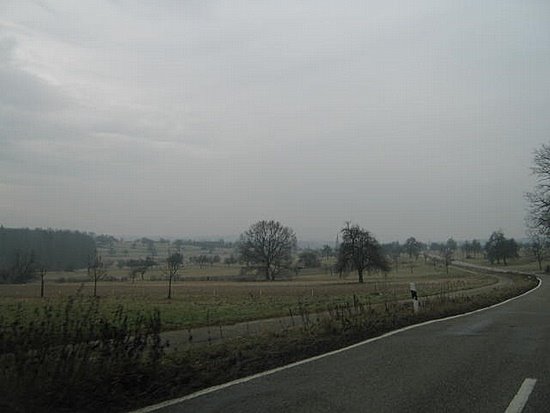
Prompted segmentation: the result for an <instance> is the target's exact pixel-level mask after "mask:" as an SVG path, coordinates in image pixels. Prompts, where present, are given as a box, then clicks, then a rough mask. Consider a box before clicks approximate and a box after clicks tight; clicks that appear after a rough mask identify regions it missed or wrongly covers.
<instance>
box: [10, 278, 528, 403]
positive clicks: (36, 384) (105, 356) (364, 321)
mask: <svg viewBox="0 0 550 413" xmlns="http://www.w3.org/2000/svg"><path fill="white" fill-rule="evenodd" d="M514 281H515V282H514V283H513V284H510V285H506V286H505V287H502V288H498V289H497V288H494V289H493V290H491V291H490V292H486V293H483V294H479V295H475V296H472V297H468V296H450V295H449V294H446V293H442V294H440V295H438V296H435V297H433V298H431V299H430V300H429V301H425V302H424V303H423V306H422V311H421V312H420V313H418V314H413V313H412V310H411V307H410V306H407V305H403V304H398V303H392V302H387V303H385V304H383V305H372V303H371V302H370V301H368V300H366V299H363V298H360V297H357V296H354V297H353V298H352V299H350V300H347V301H344V302H342V301H335V302H333V303H331V304H329V305H328V308H327V309H328V311H327V313H328V316H326V317H322V316H320V315H318V314H313V313H309V309H308V308H307V307H301V310H300V314H299V316H300V317H302V318H303V319H304V320H307V322H305V323H304V325H303V326H301V327H294V328H288V329H286V330H283V331H279V332H277V333H271V334H265V335H259V336H252V337H244V338H239V339H231V340H226V341H224V342H221V343H219V344H212V345H207V346H201V347H192V348H189V349H187V350H185V351H176V352H174V353H171V354H166V353H165V352H164V348H163V347H162V344H161V342H160V336H159V333H160V324H161V323H160V318H159V314H158V312H154V311H151V312H148V313H141V314H140V315H139V316H138V317H136V315H135V314H134V313H129V312H128V311H127V310H126V309H125V308H123V307H120V308H119V309H117V311H116V312H115V316H114V317H108V318H107V317H105V316H104V315H103V314H104V313H103V312H102V310H101V300H97V299H93V298H84V297H74V298H71V299H70V300H68V301H67V302H66V303H65V304H63V305H61V304H51V303H50V304H48V303H45V304H44V306H43V307H41V308H38V309H36V310H35V311H36V313H35V314H34V315H33V317H29V315H28V314H25V310H24V309H23V308H21V310H20V312H19V313H18V314H17V317H16V318H15V320H12V319H10V321H4V320H0V410H2V411H4V410H5V411H12V412H23V411H71V412H88V411H98V410H99V411H105V412H107V411H122V410H127V409H130V408H136V407H139V406H143V405H147V404H151V403H155V402H158V401H161V400H165V399H168V398H171V397H176V396H181V395H183V394H188V393H191V392H193V391H195V390H198V389H201V388H205V387H209V386H212V385H215V384H220V383H223V382H227V381H230V380H233V379H236V378H239V377H244V376H247V375H250V374H253V373H257V372H259V371H264V370H267V369H270V368H274V367H277V366H281V365H285V364H288V363H290V362H293V361H297V360H300V359H304V358H307V357H311V356H314V355H317V354H321V353H324V352H326V351H330V350H333V349H336V348H341V347H343V346H346V345H349V344H352V343H355V342H358V341H361V340H363V339H366V338H368V337H373V336H376V335H379V334H381V333H384V332H386V331H390V330H393V329H395V328H399V327H402V326H405V325H409V324H413V323H417V322H421V321H424V320H427V319H433V318H439V317H442V316H446V315H451V314H456V313H460V312H464V311H467V310H473V309H475V308H480V307H484V306H487V305H490V304H493V303H496V302H499V301H502V300H504V299H506V298H509V297H512V296H515V295H518V294H519V293H521V292H523V291H526V290H528V289H529V288H532V287H534V286H535V285H536V280H535V279H528V278H527V277H521V276H517V277H514Z"/></svg>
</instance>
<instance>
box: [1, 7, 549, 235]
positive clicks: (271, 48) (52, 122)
mask: <svg viewBox="0 0 550 413" xmlns="http://www.w3.org/2000/svg"><path fill="white" fill-rule="evenodd" d="M549 67H550V3H547V2H537V1H533V2H508V3H505V2H500V1H485V2H474V1H465V2H454V1H435V0H434V1H417V2H399V1H395V2H393V1H366V2H365V1H352V2H346V3H341V2H326V1H304V2H284V1H283V2H281V1H277V2H275V1H266V2H226V1H213V2H202V1H186V2H177V1H160V2H154V3H149V2H142V1H135V2H127V1H124V0H111V1H107V0H105V1H94V2H89V1H79V2H71V1H55V2H54V1H40V0H37V1H28V2H25V1H12V0H7V1H3V2H1V3H0V148H1V149H0V224H2V225H4V226H6V227H31V228H34V227H42V228H47V227H52V228H62V229H73V230H80V231H91V232H95V233H98V234H101V233H105V234H112V235H116V236H130V235H135V236H138V235H139V236H165V237H174V238H197V237H204V238H212V237H224V236H225V237H230V236H238V234H240V233H241V232H243V231H244V230H246V229H247V228H248V227H249V226H250V225H251V224H252V223H254V222H256V221H258V220H260V219H274V220H278V221H280V222H282V223H283V224H284V225H287V226H290V227H292V228H293V229H294V231H295V232H296V234H297V236H298V238H299V239H301V240H311V241H315V240H319V241H326V240H331V239H334V238H335V236H336V234H337V232H338V231H339V229H341V228H342V226H343V225H344V224H345V222H346V221H351V222H353V223H357V224H359V225H361V226H362V227H364V228H366V229H368V230H369V231H371V232H372V233H373V234H374V235H375V236H376V237H377V238H378V239H379V240H381V241H382V242H387V241H392V240H397V239H399V240H404V239H405V238H407V237H409V236H415V237H416V238H417V239H419V240H422V241H442V240H446V239H447V238H449V237H453V238H455V239H457V240H464V239H473V238H477V239H487V238H488V237H489V235H490V233H491V232H492V231H494V230H497V229H502V230H503V231H504V232H505V234H506V236H509V237H514V238H523V237H524V236H525V230H524V217H525V215H526V207H527V202H526V201H525V199H524V193H525V192H527V191H530V190H531V189H532V187H533V185H534V178H533V176H531V174H530V172H531V171H530V167H531V164H532V157H533V151H534V150H535V149H536V148H538V147H540V145H541V144H543V143H547V142H548V141H549V138H550V114H549V113H548V112H549V109H548V108H550V78H549V76H548V68H549ZM186 234H189V235H186Z"/></svg>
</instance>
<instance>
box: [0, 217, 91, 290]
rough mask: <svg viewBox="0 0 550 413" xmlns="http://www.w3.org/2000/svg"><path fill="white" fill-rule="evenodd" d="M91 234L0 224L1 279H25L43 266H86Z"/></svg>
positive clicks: (70, 268) (64, 267)
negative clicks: (0, 225) (12, 226)
mask: <svg viewBox="0 0 550 413" xmlns="http://www.w3.org/2000/svg"><path fill="white" fill-rule="evenodd" d="M95 248H96V245H95V241H94V239H93V237H92V236H90V235H89V234H85V233H82V232H78V231H62V230H55V231H54V230H50V229H28V228H5V227H3V226H2V227H0V281H2V282H16V283H21V282H26V281H28V280H30V279H31V278H33V277H34V275H35V272H36V271H38V270H40V269H47V270H48V271H52V270H53V271H59V270H75V269H79V268H87V266H88V260H89V257H90V256H91V255H93V254H94V253H95Z"/></svg>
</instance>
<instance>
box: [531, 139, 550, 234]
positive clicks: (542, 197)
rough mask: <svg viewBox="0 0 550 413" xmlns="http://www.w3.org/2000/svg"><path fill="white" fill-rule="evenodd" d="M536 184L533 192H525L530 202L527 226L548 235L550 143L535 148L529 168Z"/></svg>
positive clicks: (549, 230)
mask: <svg viewBox="0 0 550 413" xmlns="http://www.w3.org/2000/svg"><path fill="white" fill-rule="evenodd" d="M531 169H532V171H533V174H534V175H535V176H536V179H537V184H536V185H535V188H534V190H533V192H529V193H527V194H526V198H527V200H528V201H529V203H530V207H529V214H528V217H527V221H528V226H529V227H530V228H532V229H536V230H538V231H539V232H540V233H541V234H544V235H545V236H548V235H550V144H548V145H542V146H541V147H540V148H539V149H537V150H535V157H534V166H533V167H532V168H531Z"/></svg>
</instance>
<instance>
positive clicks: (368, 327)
mask: <svg viewBox="0 0 550 413" xmlns="http://www.w3.org/2000/svg"><path fill="white" fill-rule="evenodd" d="M512 279H513V281H514V283H513V284H510V285H507V286H504V287H500V288H494V289H493V290H491V291H489V292H485V293H481V294H477V295H473V296H467V295H464V296H456V295H455V296H449V295H448V294H441V295H439V296H436V297H432V298H430V299H429V300H426V301H424V302H423V304H422V307H421V311H420V312H419V313H418V314H414V313H413V312H412V308H411V306H410V305H405V304H398V303H388V304H387V305H384V306H372V305H370V304H369V303H367V302H366V301H362V300H360V299H357V298H354V299H353V300H352V301H348V302H346V303H340V304H335V305H333V306H330V307H329V308H328V312H327V314H328V316H326V317H320V316H319V315H318V314H309V313H308V312H307V310H304V312H303V313H301V314H300V316H301V317H302V319H305V320H308V322H306V323H305V324H304V325H303V326H301V327H295V328H288V329H286V330H284V331H280V332H277V333H269V334H264V335H260V336H252V337H243V338H238V339H231V340H227V341H224V342H223V343H217V344H212V345H208V346H203V347H193V348H190V349H187V350H185V351H179V352H177V353H173V354H170V355H168V356H167V357H166V362H165V364H164V365H165V367H166V368H167V369H169V370H171V371H172V372H173V373H172V374H173V377H174V379H175V380H174V381H173V382H171V386H170V388H169V389H167V390H169V392H168V393H167V394H166V395H165V397H164V398H159V401H160V400H162V399H169V398H174V397H179V396H182V395H185V394H189V393H192V392H194V391H197V390H199V389H203V388H207V387H210V386H214V385H217V384H221V383H225V382H228V381H231V380H235V379H238V378H241V377H246V376H249V375H252V374H255V373H258V372H261V371H265V370H269V369H272V368H276V367H279V366H283V365H285V364H289V363H292V362H295V361H298V360H303V359H305V358H308V357H313V356H315V355H318V354H322V353H325V352H328V351H331V350H336V349H338V348H342V347H345V346H347V345H351V344H353V343H357V342H359V341H362V340H365V339H368V338H371V337H375V336H378V335H380V334H383V333H385V332H388V331H392V330H395V329H398V328H401V327H404V326H407V325H411V324H417V323H420V322H423V321H427V320H432V319H437V318H442V317H447V316H451V315H455V314H460V313H464V312H467V311H473V310H475V309H479V308H483V307H487V306H490V305H492V304H496V303H498V302H502V301H504V300H506V299H508V298H511V297H515V296H517V295H519V294H521V293H523V292H526V291H528V290H530V289H532V288H534V287H535V286H536V285H537V283H538V280H537V279H536V278H535V277H525V276H512ZM167 375H168V376H170V375H171V374H167ZM141 405H145V403H143V404H141ZM138 406H140V404H138V403H136V406H135V407H138Z"/></svg>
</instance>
